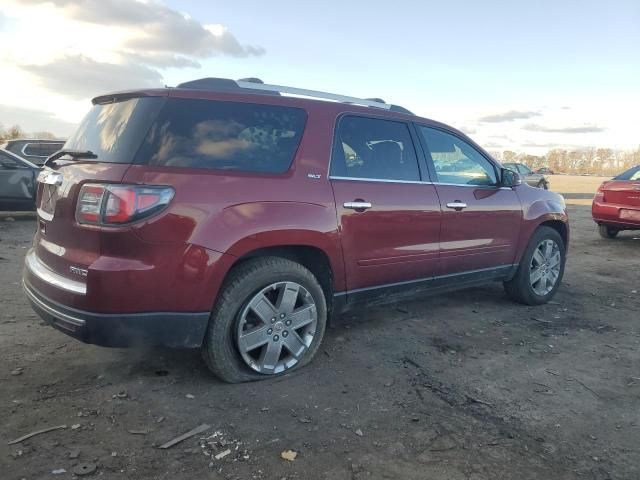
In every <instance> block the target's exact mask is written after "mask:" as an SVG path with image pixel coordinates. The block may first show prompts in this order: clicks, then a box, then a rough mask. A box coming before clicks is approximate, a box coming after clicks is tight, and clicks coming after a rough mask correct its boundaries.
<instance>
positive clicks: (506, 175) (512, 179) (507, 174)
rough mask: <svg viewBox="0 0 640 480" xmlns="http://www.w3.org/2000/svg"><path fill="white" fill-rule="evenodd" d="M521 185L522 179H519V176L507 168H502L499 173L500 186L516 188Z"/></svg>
mask: <svg viewBox="0 0 640 480" xmlns="http://www.w3.org/2000/svg"><path fill="white" fill-rule="evenodd" d="M521 184H522V178H520V174H519V173H517V172H514V171H513V170H509V169H508V168H503V169H502V170H501V171H500V185H501V186H503V187H509V188H511V187H517V186H518V185H521Z"/></svg>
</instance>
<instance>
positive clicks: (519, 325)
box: [0, 177, 640, 480]
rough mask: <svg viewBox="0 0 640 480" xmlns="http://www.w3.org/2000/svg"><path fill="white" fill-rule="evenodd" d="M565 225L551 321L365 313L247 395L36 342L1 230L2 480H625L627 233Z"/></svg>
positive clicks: (636, 439) (637, 366) (532, 312)
mask: <svg viewBox="0 0 640 480" xmlns="http://www.w3.org/2000/svg"><path fill="white" fill-rule="evenodd" d="M556 178H557V177H556ZM565 181H567V182H569V180H565ZM552 182H554V183H552V185H555V186H556V187H557V185H558V184H557V182H555V179H554V180H552ZM596 183H599V182H596ZM596 186H597V185H596ZM589 188H591V187H589ZM594 188H595V187H594ZM576 190H581V188H576ZM582 190H585V189H582ZM572 193H574V194H577V195H578V197H577V198H576V199H577V200H580V199H581V197H580V194H581V193H583V194H584V195H586V196H587V197H588V195H587V193H589V192H580V191H578V192H572ZM574 203H584V202H580V201H578V202H574ZM570 214H571V216H572V238H571V247H570V258H569V263H568V267H567V272H566V275H565V282H564V284H563V286H562V288H561V289H560V291H559V293H558V295H557V297H556V299H555V301H554V302H553V303H551V304H549V305H546V306H542V307H536V308H530V307H524V306H520V305H515V304H513V303H511V302H510V301H509V300H507V298H506V297H505V295H504V293H503V291H502V287H501V285H499V284H495V285H490V286H487V287H486V288H482V289H475V290H467V291H462V292H457V293H452V294H448V295H442V296H438V297H432V298H425V299H422V300H417V301H414V302H410V303H407V302H405V303H402V304H400V305H392V306H388V307H382V308H376V309H371V310H368V311H363V312H361V313H359V314H358V315H348V316H345V317H343V318H342V319H341V320H340V321H339V322H337V323H336V324H335V325H334V326H333V328H331V329H330V330H328V334H327V337H326V338H325V343H324V345H323V347H322V348H321V350H320V353H319V355H318V357H317V359H316V360H315V362H313V363H312V364H311V365H310V366H309V367H307V368H305V369H303V370H301V371H299V372H297V373H295V374H293V375H291V376H287V377H284V378H281V379H277V380H274V381H266V382H261V383H252V384H243V385H226V384H221V383H219V382H218V381H216V380H215V379H214V378H212V377H211V376H210V375H209V374H208V372H207V371H206V369H205V368H204V366H203V364H202V363H201V362H200V359H199V355H198V354H197V353H196V352H191V351H169V350H117V349H103V348H98V347H94V346H90V345H83V344H81V343H78V342H76V341H74V340H72V339H70V338H68V337H66V336H64V335H63V334H61V333H58V332H56V331H55V330H53V329H52V328H50V327H47V326H44V325H43V324H42V323H41V321H40V320H39V319H38V318H36V316H35V315H34V314H33V313H32V312H31V309H30V308H29V307H28V306H27V301H26V300H25V298H24V296H23V294H22V292H21V287H20V270H21V261H22V257H23V255H24V253H25V251H26V248H27V247H28V246H29V244H30V241H31V236H32V233H33V230H34V226H33V224H32V223H31V221H28V220H23V221H15V222H6V221H0V301H1V302H2V307H3V308H2V311H1V312H0V359H1V362H0V365H1V367H0V418H1V419H2V425H1V426H0V468H1V471H2V472H3V473H2V474H0V477H2V478H3V479H5V478H6V479H21V478H26V479H36V478H72V475H73V474H72V472H73V469H74V468H85V469H86V470H87V471H88V470H91V469H92V468H93V466H92V465H91V464H95V466H96V470H95V472H94V473H92V474H91V475H93V476H94V477H102V478H108V479H111V478H114V479H118V478H135V479H152V478H153V479H192V478H211V479H216V478H220V479H235V478H242V479H251V478H276V479H282V478H287V479H307V478H313V479H316V478H318V479H369V478H372V479H377V478H398V479H447V480H449V479H451V480H457V479H468V480H481V479H513V478H518V479H521V480H523V479H533V478H536V479H573V478H577V479H580V478H585V479H590V480H591V479H595V480H604V479H609V478H611V479H635V478H639V477H640V353H639V352H640V348H639V347H640V324H639V322H638V320H639V315H638V311H639V310H640V293H638V292H639V291H640V275H639V274H638V272H639V271H640V255H639V253H640V238H638V237H640V234H638V233H637V232H636V233H635V234H634V233H629V232H626V233H623V234H621V235H620V237H619V238H618V239H616V240H613V241H605V240H603V239H601V238H600V237H599V236H598V235H597V233H596V231H595V226H594V224H593V223H592V222H591V219H590V212H589V207H588V206H586V205H576V204H572V205H570ZM203 423H206V424H208V425H210V427H211V428H210V429H209V430H207V431H206V432H204V433H203V434H200V435H196V436H195V437H192V438H191V439H189V440H186V441H184V442H182V443H180V444H178V445H175V446H174V447H172V448H170V449H167V450H160V449H158V448H157V446H159V445H161V444H162V443H164V442H166V441H168V440H170V439H172V438H173V437H175V436H177V435H180V434H182V433H184V432H187V431H188V430H191V429H192V428H194V427H197V426H198V425H200V424H203ZM57 425H66V426H67V428H66V429H60V430H55V431H52V432H49V433H46V434H42V435H39V436H36V437H33V438H32V439H29V440H27V441H24V442H22V443H19V444H15V445H7V442H8V441H10V440H12V439H15V438H18V437H20V436H22V435H24V434H26V433H29V432H31V431H34V430H39V429H43V428H47V427H52V426H57ZM227 449H229V450H230V453H229V454H228V455H226V456H224V457H223V458H220V459H215V455H217V454H220V453H224V452H225V451H226V450H227ZM287 449H292V450H295V451H296V452H298V456H297V458H296V459H295V460H294V461H291V462H289V461H285V460H283V459H281V457H280V454H281V452H282V451H284V450H287ZM83 465H84V467H83ZM59 469H64V470H66V472H64V473H59V474H54V473H52V472H53V471H56V470H59ZM82 473H84V472H82Z"/></svg>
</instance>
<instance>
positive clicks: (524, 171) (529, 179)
mask: <svg viewBox="0 0 640 480" xmlns="http://www.w3.org/2000/svg"><path fill="white" fill-rule="evenodd" d="M502 166H503V167H504V168H508V169H509V170H513V171H514V172H517V173H518V174H520V177H521V178H522V180H523V181H524V182H526V183H527V184H528V185H531V186H532V187H537V188H542V189H544V190H548V189H549V180H548V179H547V177H545V176H544V175H542V174H540V173H535V172H533V171H532V170H531V169H530V168H529V167H527V166H526V165H525V164H524V163H503V164H502Z"/></svg>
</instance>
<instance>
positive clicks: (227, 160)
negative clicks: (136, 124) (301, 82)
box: [136, 98, 306, 173]
mask: <svg viewBox="0 0 640 480" xmlns="http://www.w3.org/2000/svg"><path fill="white" fill-rule="evenodd" d="M305 121H306V113H305V111H304V110H302V109H299V108H290V107H282V106H273V105H260V104H252V103H236V102H220V101H213V100H193V99H178V98H169V99H168V101H167V103H166V105H165V106H164V108H163V109H162V110H161V111H160V114H159V115H158V118H157V119H156V121H155V122H154V123H153V125H152V126H151V128H150V130H149V133H148V134H147V138H146V140H145V142H144V143H143V145H142V147H141V148H140V151H139V152H138V155H137V157H136V163H148V164H149V165H153V166H167V167H187V168H204V169H212V170H231V171H241V172H258V173H283V172H285V171H287V170H288V169H289V166H290V165H291V162H292V160H293V157H294V155H295V152H296V150H297V148H298V144H299V143H300V138H301V137H302V132H303V130H304V126H305Z"/></svg>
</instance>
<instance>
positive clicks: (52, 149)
mask: <svg viewBox="0 0 640 480" xmlns="http://www.w3.org/2000/svg"><path fill="white" fill-rule="evenodd" d="M63 143H64V142H51V143H35V142H32V143H27V144H26V145H25V146H24V148H23V149H22V153H23V154H24V156H25V157H44V158H46V157H48V156H50V155H52V154H54V153H56V152H57V151H58V150H60V149H61V148H62V145H63Z"/></svg>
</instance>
